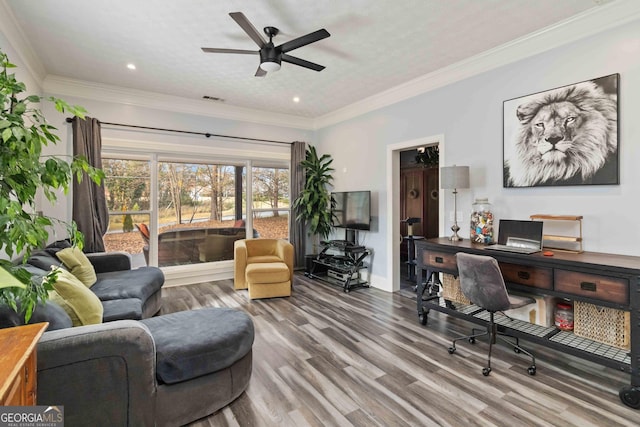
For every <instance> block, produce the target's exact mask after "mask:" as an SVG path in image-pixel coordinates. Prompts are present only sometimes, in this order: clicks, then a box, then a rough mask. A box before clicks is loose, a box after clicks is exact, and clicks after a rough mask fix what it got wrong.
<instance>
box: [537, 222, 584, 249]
mask: <svg viewBox="0 0 640 427" xmlns="http://www.w3.org/2000/svg"><path fill="white" fill-rule="evenodd" d="M529 218H531V219H532V220H540V221H543V222H544V221H546V222H550V221H573V222H575V223H576V224H577V228H578V231H577V233H576V234H577V235H568V234H567V235H565V234H544V235H543V236H542V240H543V247H544V248H545V249H555V250H561V251H566V252H573V253H577V254H579V253H581V252H582V215H543V214H535V215H531V216H530V217H529ZM546 225H547V224H545V226H546Z"/></svg>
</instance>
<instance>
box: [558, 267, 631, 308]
mask: <svg viewBox="0 0 640 427" xmlns="http://www.w3.org/2000/svg"><path fill="white" fill-rule="evenodd" d="M555 290H556V291H561V292H567V293H569V294H574V295H581V296H585V297H589V298H595V299H599V300H603V301H610V302H613V303H617V304H629V281H628V280H627V279H621V278H619V277H608V276H600V275H597V274H587V273H578V272H575V271H566V270H555Z"/></svg>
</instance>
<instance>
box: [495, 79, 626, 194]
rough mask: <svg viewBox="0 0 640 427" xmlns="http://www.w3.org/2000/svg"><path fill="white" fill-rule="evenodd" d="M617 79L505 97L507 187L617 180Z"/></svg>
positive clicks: (617, 181) (597, 183)
mask: <svg viewBox="0 0 640 427" xmlns="http://www.w3.org/2000/svg"><path fill="white" fill-rule="evenodd" d="M619 78H620V75H619V74H611V75H609V76H605V77H600V78H597V79H592V80H588V81H584V82H580V83H575V84H572V85H568V86H563V87H559V88H557V89H552V90H548V91H545V92H540V93H536V94H533V95H528V96H524V97H520V98H516V99H511V100H508V101H505V102H504V104H503V108H504V110H503V113H504V136H503V138H504V187H538V186H560V185H615V184H619V170H618V165H619V157H618V87H619V84H618V82H619Z"/></svg>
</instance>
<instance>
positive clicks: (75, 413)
mask: <svg viewBox="0 0 640 427" xmlns="http://www.w3.org/2000/svg"><path fill="white" fill-rule="evenodd" d="M37 352H38V353H37V354H38V359H37V360H38V395H37V399H38V402H37V404H38V405H64V408H65V421H66V423H68V425H153V424H154V422H155V401H156V399H155V395H156V389H157V383H156V376H155V363H156V351H155V343H154V341H153V337H152V336H151V334H150V332H149V330H148V329H147V327H146V326H145V325H143V324H142V323H140V322H137V321H134V320H120V321H115V322H108V323H102V324H99V325H90V326H80V327H75V328H67V329H60V330H56V331H51V332H46V333H44V334H43V336H42V338H41V340H40V342H39V343H38V349H37Z"/></svg>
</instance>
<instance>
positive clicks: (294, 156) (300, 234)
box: [289, 141, 306, 269]
mask: <svg viewBox="0 0 640 427" xmlns="http://www.w3.org/2000/svg"><path fill="white" fill-rule="evenodd" d="M305 151H306V144H305V143H304V142H302V141H296V142H294V143H293V144H291V168H290V169H289V171H290V173H291V192H290V193H291V203H292V204H293V201H294V200H296V199H297V198H298V196H299V195H300V193H301V192H302V190H303V189H304V178H305V177H304V170H303V168H302V166H301V165H300V162H302V161H303V160H304V157H305ZM289 239H290V241H291V243H292V244H293V251H294V266H295V268H296V269H299V268H303V267H304V265H305V257H304V255H305V252H306V239H305V227H304V222H303V221H296V213H295V212H294V211H293V210H292V211H291V215H290V216H289Z"/></svg>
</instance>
